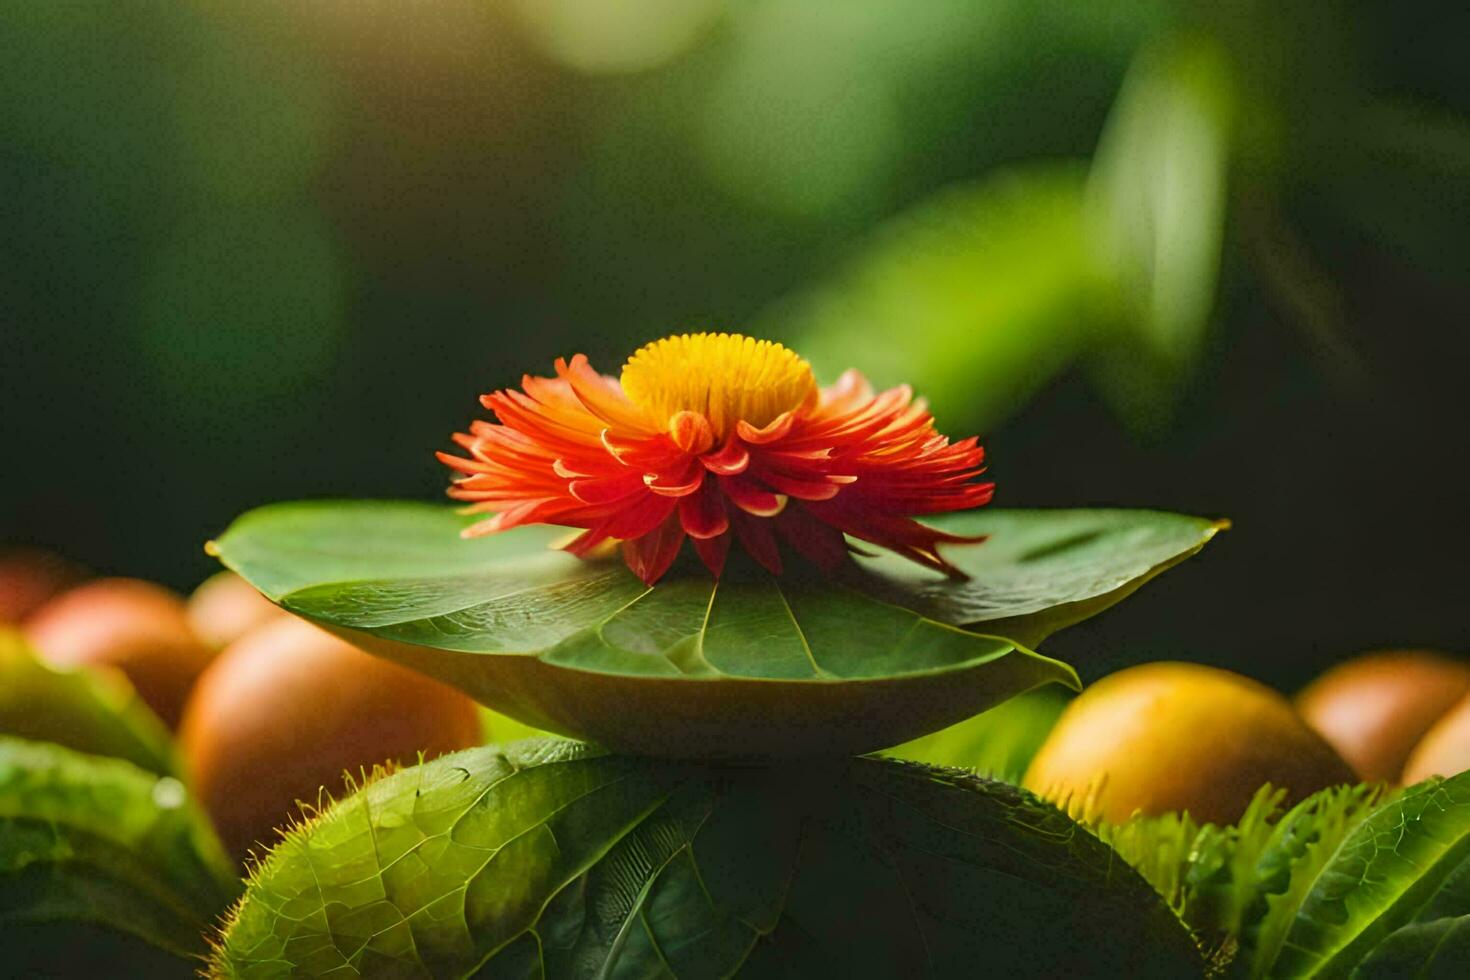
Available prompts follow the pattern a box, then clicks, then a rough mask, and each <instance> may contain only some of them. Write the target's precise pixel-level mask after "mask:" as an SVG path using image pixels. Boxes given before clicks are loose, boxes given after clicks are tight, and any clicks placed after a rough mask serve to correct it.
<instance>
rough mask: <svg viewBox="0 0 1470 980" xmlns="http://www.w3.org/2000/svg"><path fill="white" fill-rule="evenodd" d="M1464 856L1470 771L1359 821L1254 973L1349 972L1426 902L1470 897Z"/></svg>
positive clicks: (1439, 909)
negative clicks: (1465, 874) (1463, 869)
mask: <svg viewBox="0 0 1470 980" xmlns="http://www.w3.org/2000/svg"><path fill="white" fill-rule="evenodd" d="M1467 858H1470V773H1462V774H1461V775H1459V776H1455V777H1453V778H1451V779H1446V780H1438V779H1436V780H1431V781H1429V782H1427V783H1422V784H1420V785H1418V786H1415V787H1413V788H1411V789H1409V790H1407V791H1405V792H1404V793H1403V795H1401V796H1400V797H1398V798H1397V799H1395V800H1393V801H1392V802H1390V803H1388V804H1387V805H1385V806H1382V807H1380V808H1378V809H1377V810H1376V811H1374V812H1373V813H1372V814H1371V815H1370V816H1369V817H1368V818H1367V819H1366V820H1363V821H1361V822H1360V823H1358V824H1357V826H1356V827H1355V828H1354V829H1353V830H1352V832H1351V833H1349V834H1348V835H1347V837H1346V838H1345V839H1344V840H1343V841H1342V843H1341V844H1340V845H1339V846H1338V847H1337V849H1336V850H1335V851H1334V852H1333V853H1332V856H1331V858H1330V859H1329V860H1328V861H1326V862H1325V863H1324V864H1323V865H1322V867H1321V870H1320V871H1318V873H1317V874H1316V875H1315V877H1314V878H1313V879H1312V880H1311V882H1310V887H1309V888H1307V889H1306V890H1305V893H1304V895H1303V897H1302V898H1301V901H1300V902H1299V903H1298V904H1297V905H1296V906H1295V910H1294V914H1292V915H1291V916H1290V918H1289V920H1288V922H1287V926H1286V928H1285V929H1284V930H1283V932H1284V935H1283V936H1282V938H1281V939H1280V941H1279V942H1277V943H1274V944H1268V943H1266V942H1265V941H1263V942H1262V944H1261V946H1260V948H1259V949H1258V955H1257V960H1256V970H1255V973H1256V975H1258V976H1268V977H1309V976H1311V977H1318V976H1321V977H1330V976H1346V975H1348V973H1349V972H1350V971H1351V970H1352V969H1353V968H1354V967H1355V966H1357V965H1358V964H1359V963H1360V962H1362V961H1363V960H1364V959H1365V958H1366V957H1367V956H1368V954H1369V953H1370V952H1371V951H1372V950H1373V949H1374V948H1375V947H1376V946H1377V945H1378V944H1379V943H1381V942H1383V941H1384V940H1386V939H1387V938H1388V937H1389V936H1390V935H1391V934H1393V933H1395V932H1397V931H1398V930H1399V929H1401V928H1403V927H1404V926H1407V925H1408V924H1409V923H1411V922H1413V921H1414V920H1415V919H1416V918H1417V917H1418V916H1419V915H1421V914H1422V913H1424V912H1426V910H1428V909H1429V908H1431V907H1434V913H1433V914H1435V915H1436V916H1439V917H1444V916H1445V913H1446V911H1447V909H1448V907H1449V906H1450V905H1451V902H1450V901H1449V900H1450V899H1454V900H1458V901H1463V900H1464V899H1465V898H1466V897H1470V896H1467V895H1466V894H1465V893H1466V892H1467V888H1466V887H1465V885H1464V884H1463V882H1464V878H1463V877H1462V875H1463V874H1464V873H1463V872H1462V871H1461V869H1462V868H1463V867H1464V866H1465V863H1466V860H1467ZM1273 911H1274V910H1273ZM1454 914H1470V908H1460V909H1458V910H1456V912H1455V913H1454ZM1449 935H1452V934H1447V936H1449ZM1385 955H1388V954H1385Z"/></svg>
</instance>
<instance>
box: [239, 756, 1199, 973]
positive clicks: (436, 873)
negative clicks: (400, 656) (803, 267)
mask: <svg viewBox="0 0 1470 980" xmlns="http://www.w3.org/2000/svg"><path fill="white" fill-rule="evenodd" d="M212 965H213V970H214V972H215V974H216V975H218V976H222V977H234V978H255V977H277V976H284V975H294V976H303V977H306V976H326V975H333V976H344V975H359V974H360V975H363V976H395V977H459V976H466V975H470V974H473V975H476V976H486V977H492V976H493V977H499V976H508V977H526V976H530V977H552V978H555V977H605V978H616V977H655V976H658V977H724V976H731V975H733V974H735V973H737V972H739V974H740V975H741V976H750V977H760V978H764V977H770V976H792V977H795V976H813V977H815V976H846V977H867V976H873V977H892V976H936V977H937V976H969V975H974V974H976V973H977V972H984V973H991V972H993V973H994V974H995V975H997V976H1064V975H1081V974H1083V973H1086V974H1088V975H1096V974H1102V975H1140V974H1143V975H1163V976H1188V975H1190V973H1192V972H1193V973H1198V972H1199V969H1200V964H1199V960H1198V956H1197V953H1196V951H1195V949H1194V946H1193V943H1192V941H1191V940H1190V938H1189V936H1188V934H1187V933H1186V932H1185V930H1184V929H1183V928H1182V927H1181V926H1180V924H1179V923H1178V920H1177V919H1176V918H1175V917H1174V915H1173V914H1172V913H1171V912H1170V911H1169V909H1168V908H1167V907H1166V906H1165V905H1164V904H1163V903H1162V901H1160V900H1159V898H1158V897H1157V896H1156V895H1155V894H1154V893H1153V891H1152V890H1151V889H1149V888H1148V886H1147V885H1146V884H1145V883H1144V882H1143V881H1142V879H1140V878H1139V877H1138V876H1137V875H1135V874H1133V873H1132V872H1131V871H1128V870H1127V869H1126V868H1124V867H1122V866H1120V865H1119V864H1117V863H1116V862H1115V861H1114V860H1113V855H1112V854H1111V852H1110V851H1108V849H1107V848H1106V847H1104V846H1103V845H1102V844H1101V843H1099V842H1098V841H1097V840H1096V839H1094V838H1093V837H1092V836H1091V835H1089V834H1088V833H1087V832H1086V831H1085V830H1083V829H1082V828H1081V827H1078V826H1077V825H1075V824H1073V823H1072V822H1071V821H1069V820H1068V819H1067V818H1066V817H1065V816H1064V815H1063V814H1061V813H1060V812H1059V811H1057V810H1056V809H1054V808H1052V807H1050V806H1048V805H1046V804H1043V803H1041V802H1039V801H1037V800H1036V799H1035V798H1033V797H1031V796H1029V795H1027V794H1026V793H1024V792H1023V791H1021V790H1018V789H1016V788H1014V787H1010V786H1006V785H1004V784H999V783H991V782H987V781H985V780H981V779H977V778H975V777H972V776H969V775H967V774H964V773H960V772H956V771H952V770H939V769H931V768H928V767H923V766H917V765H913V764H905V763H899V762H888V761H879V760H874V759H856V760H846V761H842V762H833V763H828V764H812V765H801V766H796V767H792V768H789V769H774V770H773V769H748V768H731V769H723V770H722V769H718V768H708V767H699V766H692V765H683V764H678V763H670V762H658V761H654V760H648V759H635V758H629V757H622V756H610V755H601V754H599V753H598V752H597V751H596V750H592V749H589V748H587V747H585V746H582V745H578V744H576V743H569V742H564V741H560V740H555V739H536V740H531V741H528V742H521V743H516V744H514V745H511V746H507V747H504V748H497V747H486V748H481V749H471V750H468V751H465V752H461V753H457V754H455V755H451V756H445V757H442V758H440V759H437V760H434V761H433V762H430V763H427V764H424V765H421V766H417V767H415V768H413V769H409V770H405V771H401V772H399V773H396V774H394V775H392V776H389V777H386V778H384V779H382V780H379V781H378V782H375V783H372V784H370V785H369V786H368V787H367V788H366V789H364V790H363V791H361V792H359V793H357V794H355V795H354V796H352V797H349V798H348V799H346V800H344V801H342V802H341V803H339V804H337V805H336V806H334V807H333V808H331V809H330V810H329V811H327V813H326V814H325V815H323V816H322V817H320V818H319V819H317V820H315V821H314V822H312V823H311V824H309V825H308V826H306V827H304V828H302V829H300V830H298V831H297V832H294V833H292V834H291V835H290V836H288V838H287V839H286V840H285V841H283V842H282V843H281V844H280V845H278V846H277V847H276V849H275V850H274V851H273V852H272V853H271V854H270V855H269V857H268V858H267V859H266V861H265V863H264V865H263V866H262V867H261V868H260V869H259V870H258V872H257V873H256V875H255V876H254V878H253V880H252V882H251V884H250V887H249V889H248V890H247V892H246V895H245V897H244V899H243V900H242V902H241V904H240V906H239V907H238V908H237V910H236V914H235V915H234V917H233V920H232V922H231V923H230V925H229V926H228V928H227V929H226V931H225V933H224V935H223V937H222V938H221V941H220V945H219V948H218V951H217V953H216V955H215V957H214V959H213V964H212Z"/></svg>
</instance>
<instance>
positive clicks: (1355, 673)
mask: <svg viewBox="0 0 1470 980" xmlns="http://www.w3.org/2000/svg"><path fill="white" fill-rule="evenodd" d="M1467 693H1470V664H1466V663H1463V662H1461V661H1459V660H1455V659H1454V658H1452V657H1449V656H1447V655H1445V654H1442V653H1433V652H1431V651H1427V650H1386V651H1383V652H1380V653H1369V654H1364V655H1363V656H1361V657H1355V658H1353V659H1352V660H1349V661H1347V662H1345V663H1342V664H1339V665H1337V666H1336V667H1333V668H1332V669H1331V670H1329V671H1327V673H1325V674H1323V675H1322V676H1321V677H1319V678H1317V679H1316V680H1315V681H1313V682H1312V683H1311V684H1308V685H1307V686H1306V687H1305V688H1304V689H1303V690H1302V692H1301V693H1300V694H1298V695H1297V697H1296V706H1297V710H1298V711H1299V712H1301V715H1302V717H1303V718H1305V719H1306V721H1307V724H1309V725H1311V726H1312V727H1313V728H1315V729H1316V730H1317V731H1318V732H1320V733H1321V734H1322V737H1323V738H1325V739H1327V741H1328V743H1329V744H1330V745H1332V747H1333V748H1335V749H1337V751H1338V754H1339V755H1341V756H1342V757H1343V758H1344V759H1346V760H1347V761H1348V764H1349V765H1351V766H1352V767H1353V768H1354V769H1356V770H1357V772H1358V775H1359V776H1360V777H1361V778H1362V779H1364V780H1365V781H1369V782H1376V781H1379V780H1382V781H1384V782H1390V783H1391V782H1396V781H1397V780H1398V778H1399V774H1400V773H1401V772H1402V771H1403V768H1404V761H1405V760H1406V759H1408V757H1409V753H1410V752H1411V751H1413V749H1414V746H1415V745H1417V744H1418V743H1419V740H1420V739H1422V738H1423V737H1424V734H1425V733H1426V732H1427V731H1429V729H1430V727H1431V726H1432V725H1433V724H1434V723H1435V721H1437V720H1438V719H1439V717H1440V716H1441V715H1443V714H1444V713H1445V712H1446V711H1448V710H1449V709H1450V708H1451V707H1453V706H1454V704H1455V702H1457V701H1459V700H1460V699H1461V698H1462V697H1464V696H1465V695H1466V694H1467Z"/></svg>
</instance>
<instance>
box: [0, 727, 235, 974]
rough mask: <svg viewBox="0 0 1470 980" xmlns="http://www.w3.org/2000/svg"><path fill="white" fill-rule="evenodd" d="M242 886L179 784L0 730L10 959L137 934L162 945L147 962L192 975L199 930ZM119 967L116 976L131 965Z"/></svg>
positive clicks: (127, 942) (2, 937) (3, 882)
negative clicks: (2, 734)
mask: <svg viewBox="0 0 1470 980" xmlns="http://www.w3.org/2000/svg"><path fill="white" fill-rule="evenodd" d="M237 886H238V881H237V880H236V879H235V877H234V875H233V873H232V871H231V869H230V864H229V861H228V859H227V858H226V857H225V855H224V852H223V851H222V850H221V849H220V845H219V843H218V841H217V840H216V839H215V837H214V834H213V832H212V831H211V830H210V829H209V826H208V824H207V823H206V822H205V820H204V817H203V816H202V815H201V813H200V812H199V811H198V810H197V809H196V808H195V807H194V806H193V804H192V803H191V802H190V801H189V800H188V798H187V797H186V795H185V792H184V787H183V785H182V784H180V783H179V782H178V780H176V779H174V778H172V777H170V776H159V775H157V774H156V773H151V772H146V771H144V770H142V769H139V768H138V767H136V766H134V765H132V764H131V763H128V762H125V761H123V760H121V759H109V758H104V757H102V756H92V755H84V754H82V753H79V752H73V751H71V750H69V749H65V748H62V747H61V746H58V745H53V744H50V743H46V742H31V741H27V740H24V739H18V738H10V737H0V949H4V950H5V956H6V959H7V965H13V963H14V962H17V961H19V962H25V963H28V964H30V967H31V968H35V969H41V966H40V965H41V964H47V963H51V964H55V963H67V962H70V961H72V960H73V959H74V955H73V952H72V951H69V947H70V946H73V945H76V946H81V945H87V944H90V943H94V942H103V943H105V944H106V945H107V946H108V948H113V949H118V950H131V951H134V952H136V951H137V950H138V949H139V948H140V943H139V942H137V941H139V940H141V941H142V943H146V944H148V945H149V946H152V947H154V948H155V949H156V950H158V951H160V953H159V954H157V955H155V954H143V955H145V959H146V961H147V962H148V963H150V964H154V966H153V967H150V970H152V969H154V968H157V969H164V967H160V966H158V964H170V963H171V964H172V967H175V968H177V972H179V973H180V975H188V974H189V973H190V972H191V971H192V970H193V969H194V967H195V966H197V963H191V962H190V960H189V959H188V958H193V959H196V960H197V959H198V958H200V957H202V956H203V954H204V952H205V942H204V939H203V932H204V931H205V930H207V929H208V928H209V926H210V925H211V923H212V922H213V921H214V919H215V917H216V916H217V915H219V914H220V913H221V912H222V911H224V909H225V908H226V907H227V906H228V905H229V903H230V901H231V899H232V898H233V897H234V895H235V894H236V892H237V890H238V888H237ZM99 937H100V938H99ZM162 954H169V956H170V957H172V959H170V958H169V957H165V956H163V955H162ZM129 955H130V956H131V953H130V954H129ZM13 958H18V959H13ZM128 962H131V963H134V964H135V965H137V961H135V960H132V959H129V960H128ZM141 968H142V967H141V966H140V967H139V969H141ZM117 970H118V971H120V973H119V972H114V973H113V974H112V975H121V974H126V973H127V972H128V970H127V968H126V967H123V966H122V965H121V964H118V965H117ZM150 975H159V974H150Z"/></svg>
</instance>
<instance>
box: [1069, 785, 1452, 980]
mask: <svg viewBox="0 0 1470 980" xmlns="http://www.w3.org/2000/svg"><path fill="white" fill-rule="evenodd" d="M1280 801H1281V794H1280V793H1279V792H1276V791H1273V790H1271V788H1270V787H1265V788H1263V789H1262V791H1261V792H1260V793H1259V794H1258V795H1257V797H1256V799H1255V800H1254V801H1253V803H1252V805H1251V807H1250V809H1249V811H1248V812H1247V814H1246V816H1245V818H1244V819H1243V820H1242V821H1241V822H1240V823H1239V824H1237V825H1236V826H1233V827H1215V826H1211V825H1205V826H1198V825H1196V824H1194V823H1193V822H1192V821H1191V820H1190V819H1189V818H1188V817H1187V816H1186V815H1177V814H1168V815H1164V816H1157V817H1138V818H1135V819H1134V820H1132V821H1129V822H1128V823H1126V824H1123V825H1119V826H1111V827H1110V826H1103V827H1100V828H1098V834H1099V836H1100V837H1101V838H1102V839H1103V840H1105V841H1107V842H1108V843H1109V844H1110V845H1111V846H1112V847H1114V848H1115V849H1116V850H1117V851H1118V853H1119V854H1120V855H1121V856H1122V857H1124V858H1125V859H1126V860H1128V861H1129V862H1130V863H1132V864H1133V865H1134V867H1136V868H1137V869H1138V870H1139V872H1140V873H1141V874H1142V875H1143V876H1144V877H1145V878H1146V879H1148V880H1149V881H1150V883H1152V884H1153V885H1154V886H1155V888H1157V889H1158V890H1159V892H1160V893H1161V894H1162V895H1163V896H1164V897H1165V898H1166V899H1168V901H1169V903H1170V904H1171V905H1172V906H1173V907H1174V908H1175V909H1176V911H1178V913H1179V914H1180V916H1181V918H1182V920H1183V921H1184V922H1185V923H1186V924H1187V925H1188V926H1189V927H1190V928H1191V929H1193V930H1194V931H1195V932H1196V933H1197V935H1198V936H1199V937H1200V939H1201V942H1202V943H1204V944H1205V945H1206V946H1207V947H1211V948H1214V949H1217V950H1219V951H1220V956H1219V960H1220V961H1222V962H1223V961H1231V962H1230V963H1229V973H1230V974H1231V975H1232V976H1241V977H1252V978H1306V977H1347V976H1353V977H1402V976H1423V977H1437V976H1445V977H1448V976H1459V975H1462V974H1463V971H1464V964H1465V962H1466V961H1465V955H1466V953H1467V952H1470V946H1467V928H1470V927H1467V925H1466V923H1467V922H1470V773H1465V774H1461V775H1459V776H1456V777H1453V778H1451V779H1434V780H1430V781H1428V782H1426V783H1421V784H1419V785H1417V786H1413V787H1409V788H1408V789H1405V790H1403V791H1399V792H1394V793H1387V792H1385V791H1384V790H1383V788H1382V787H1379V786H1370V785H1364V786H1353V787H1338V788H1335V789H1330V790H1324V791H1323V792H1321V793H1318V794H1316V795H1315V796H1312V797H1309V798H1308V799H1306V800H1304V801H1302V802H1301V803H1300V804H1298V805H1297V806H1295V807H1293V808H1292V809H1291V810H1289V811H1287V812H1285V813H1283V812H1281V807H1280Z"/></svg>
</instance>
